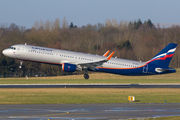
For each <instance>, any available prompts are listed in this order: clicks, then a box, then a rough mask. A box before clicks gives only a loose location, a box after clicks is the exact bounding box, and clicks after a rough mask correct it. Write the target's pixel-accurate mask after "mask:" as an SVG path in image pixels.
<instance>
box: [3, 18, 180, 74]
mask: <svg viewBox="0 0 180 120" xmlns="http://www.w3.org/2000/svg"><path fill="white" fill-rule="evenodd" d="M171 42H173V43H177V44H179V43H180V27H179V26H171V27H167V28H166V27H155V26H154V25H153V24H152V22H151V20H150V19H148V20H147V21H144V22H142V21H141V20H140V19H138V20H136V21H131V22H128V21H121V22H119V23H118V22H117V21H116V20H115V19H112V20H110V19H108V20H106V22H105V23H97V24H95V25H91V24H87V25H85V26H81V27H78V26H76V25H74V24H73V22H71V23H70V24H69V23H68V22H67V20H66V18H63V20H62V21H61V20H60V19H59V18H57V19H55V21H49V20H47V21H45V22H44V21H42V20H40V21H36V22H35V23H34V25H33V27H32V28H30V29H26V27H24V26H18V25H16V24H14V23H12V24H11V25H10V26H7V25H6V24H1V28H0V50H1V51H2V50H3V49H5V48H8V47H10V46H11V45H14V44H24V43H27V44H30V45H37V46H43V47H50V48H57V49H63V50H70V51H77V52H84V53H91V54H98V55H103V54H104V53H105V52H106V51H107V50H111V51H115V54H114V57H115V56H116V57H118V58H123V59H130V60H138V61H148V60H149V59H151V58H152V57H154V56H155V55H156V54H157V53H158V52H159V51H160V50H162V49H163V48H164V47H165V46H166V45H167V44H169V43H171ZM179 49H180V48H179V47H177V50H176V52H175V54H174V56H173V58H172V61H171V63H170V67H173V68H179V67H180V59H179V57H180V51H179ZM19 64H20V61H19V60H14V59H11V58H8V57H5V56H4V55H3V54H2V52H1V54H0V75H1V77H3V76H14V75H15V76H25V75H28V76H54V75H64V74H69V73H65V72H62V70H61V67H60V66H54V65H48V64H41V63H32V62H27V61H26V62H23V67H22V69H19V67H18V66H19Z"/></svg>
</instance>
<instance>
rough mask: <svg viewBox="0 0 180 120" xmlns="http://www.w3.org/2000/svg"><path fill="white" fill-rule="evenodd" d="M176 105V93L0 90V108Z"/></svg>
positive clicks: (161, 90) (123, 90)
mask: <svg viewBox="0 0 180 120" xmlns="http://www.w3.org/2000/svg"><path fill="white" fill-rule="evenodd" d="M129 95H131V96H135V98H136V101H135V103H164V102H165V100H166V102H167V103H179V102H180V97H179V96H180V89H162V88H161V89H158V88H156V89H112V88H108V89H105V88H91V89H90V88H87V89H86V88H79V89H76V88H31V89H29V88H23V89H0V104H73V103H84V104H85V103H130V102H129V101H128V96H129Z"/></svg>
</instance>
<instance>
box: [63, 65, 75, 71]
mask: <svg viewBox="0 0 180 120" xmlns="http://www.w3.org/2000/svg"><path fill="white" fill-rule="evenodd" d="M62 70H63V71H65V72H75V71H76V65H74V64H69V63H63V64H62Z"/></svg>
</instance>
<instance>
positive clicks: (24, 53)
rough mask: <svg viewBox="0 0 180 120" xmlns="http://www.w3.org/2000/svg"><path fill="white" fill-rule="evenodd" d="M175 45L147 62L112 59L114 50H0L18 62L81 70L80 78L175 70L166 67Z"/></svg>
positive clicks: (29, 47)
mask: <svg viewBox="0 0 180 120" xmlns="http://www.w3.org/2000/svg"><path fill="white" fill-rule="evenodd" d="M176 47H177V44H175V43H170V44H168V45H167V46H166V47H165V48H164V49H163V50H161V51H160V52H159V53H158V54H157V55H155V56H154V57H153V58H152V59H151V60H149V61H147V62H140V61H133V60H126V59H119V58H113V57H112V56H113V54H114V52H112V53H111V54H110V55H109V56H108V54H109V52H110V51H109V50H108V51H107V52H106V53H105V54H104V55H103V56H99V55H93V54H87V53H80V52H73V51H66V50H60V49H53V48H47V47H39V46H33V45H27V44H17V45H12V46H11V47H9V48H7V49H5V50H3V52H2V53H3V54H4V55H5V56H7V57H10V58H14V59H19V60H21V61H22V60H24V61H32V62H38V63H47V64H53V65H59V66H62V70H63V71H65V72H75V71H82V70H84V71H85V74H84V78H85V79H89V75H88V71H98V72H106V73H113V74H120V75H154V74H164V73H173V72H176V70H175V69H173V68H170V67H168V66H169V63H170V61H171V58H172V57H173V54H174V52H175V50H176ZM21 65H22V62H21ZM20 67H21V66H20Z"/></svg>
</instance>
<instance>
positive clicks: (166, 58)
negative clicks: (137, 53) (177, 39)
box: [147, 43, 177, 67]
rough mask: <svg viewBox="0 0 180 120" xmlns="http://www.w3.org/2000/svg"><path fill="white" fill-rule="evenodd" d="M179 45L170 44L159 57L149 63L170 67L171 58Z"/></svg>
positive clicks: (156, 56)
mask: <svg viewBox="0 0 180 120" xmlns="http://www.w3.org/2000/svg"><path fill="white" fill-rule="evenodd" d="M176 47H177V44H175V43H170V44H168V45H167V46H166V47H165V48H164V49H163V50H161V51H160V52H159V53H158V54H157V55H155V56H154V57H153V58H152V59H151V60H149V61H147V64H148V63H153V64H156V65H160V66H164V67H168V66H169V63H170V61H171V58H172V56H173V54H174V52H175V50H176Z"/></svg>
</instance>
